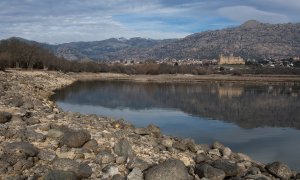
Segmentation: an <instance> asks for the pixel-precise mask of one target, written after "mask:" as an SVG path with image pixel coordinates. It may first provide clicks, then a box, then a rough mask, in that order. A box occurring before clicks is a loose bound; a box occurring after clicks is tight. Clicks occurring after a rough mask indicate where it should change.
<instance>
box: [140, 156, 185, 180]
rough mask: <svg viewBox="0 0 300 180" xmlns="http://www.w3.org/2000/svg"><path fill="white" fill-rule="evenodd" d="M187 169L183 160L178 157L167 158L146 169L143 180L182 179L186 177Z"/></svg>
mask: <svg viewBox="0 0 300 180" xmlns="http://www.w3.org/2000/svg"><path fill="white" fill-rule="evenodd" d="M188 178H189V175H188V171H187V169H186V167H185V166H184V164H183V162H181V161H180V160H178V159H169V160H167V161H164V162H163V163H161V164H158V165H155V166H153V167H151V168H150V169H148V170H147V171H146V174H145V180H161V179H164V180H183V179H188Z"/></svg>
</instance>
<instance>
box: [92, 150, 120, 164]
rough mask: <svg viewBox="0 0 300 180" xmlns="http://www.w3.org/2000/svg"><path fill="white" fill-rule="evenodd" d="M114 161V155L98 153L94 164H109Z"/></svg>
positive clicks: (105, 152) (104, 152) (103, 152)
mask: <svg viewBox="0 0 300 180" xmlns="http://www.w3.org/2000/svg"><path fill="white" fill-rule="evenodd" d="M115 160H116V158H115V157H114V155H112V154H111V153H109V152H107V151H102V152H100V153H99V154H98V155H97V156H96V159H95V161H96V163H98V164H110V163H113V162H115Z"/></svg>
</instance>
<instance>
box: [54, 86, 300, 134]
mask: <svg viewBox="0 0 300 180" xmlns="http://www.w3.org/2000/svg"><path fill="white" fill-rule="evenodd" d="M299 90H300V88H299V87H298V86H287V87H286V86H255V85H243V86H241V85H238V84H220V83H201V84H169V83H165V84H157V83H130V82H77V83H75V84H73V85H72V86H69V87H67V88H65V89H63V90H61V91H59V92H58V93H57V95H56V97H55V98H56V99H58V100H59V101H63V102H67V103H71V104H81V105H97V106H102V107H106V108H112V109H116V108H117V109H122V108H130V109H135V110H142V109H151V108H158V109H159V108H161V109H178V110H180V111H183V112H185V113H187V114H190V115H193V116H200V117H207V118H211V119H218V120H223V121H226V122H234V123H235V124H237V125H239V126H240V127H242V128H256V127H266V126H267V127H291V128H297V129H299V128H300V111H299V108H300V101H299V100H300V98H299V96H298V94H299V92H300V91H299Z"/></svg>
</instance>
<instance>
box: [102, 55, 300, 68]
mask: <svg viewBox="0 0 300 180" xmlns="http://www.w3.org/2000/svg"><path fill="white" fill-rule="evenodd" d="M147 62H151V63H156V64H163V63H165V64H170V65H174V66H180V65H200V66H210V65H257V66H261V67H294V65H295V63H296V62H300V57H293V58H288V59H272V58H263V59H258V60H256V59H247V60H245V59H243V58H242V57H240V56H234V55H233V54H230V55H224V54H220V56H219V59H202V60H200V59H193V58H187V59H179V60H178V59H174V58H173V59H172V58H165V59H162V60H151V61H138V60H118V61H109V62H107V63H109V64H123V65H135V64H144V63H147Z"/></svg>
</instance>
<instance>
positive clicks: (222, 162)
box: [0, 71, 300, 180]
mask: <svg viewBox="0 0 300 180" xmlns="http://www.w3.org/2000/svg"><path fill="white" fill-rule="evenodd" d="M76 80H77V78H76V76H74V75H70V74H69V75H68V74H63V73H59V72H43V71H33V72H31V71H9V72H1V71H0V179H4V180H18V179H32V180H33V179H45V180H65V179H66V180H68V179H70V180H71V179H113V180H122V179H128V180H142V179H146V180H177V179H178V180H185V179H191V180H192V179H212V180H219V179H260V180H263V179H300V174H299V173H297V172H295V171H292V170H291V169H290V168H289V167H288V166H287V165H285V164H283V163H281V162H273V163H270V164H262V163H259V162H255V161H253V160H251V158H250V157H248V156H247V155H245V154H242V153H235V152H232V151H231V150H230V148H229V147H226V146H224V145H223V144H221V143H219V142H213V143H212V145H205V144H195V143H194V141H193V140H191V139H180V138H176V137H170V136H166V135H163V134H162V133H161V132H160V129H159V127H157V126H155V125H149V126H148V127H146V128H135V127H134V126H133V125H131V124H129V123H128V122H126V121H124V120H122V119H119V120H115V119H111V118H108V117H104V116H97V115H82V114H79V113H71V112H64V111H62V110H61V109H60V108H59V107H57V105H56V104H55V103H54V102H52V101H50V100H49V97H50V96H51V95H52V94H53V91H54V90H56V89H59V88H62V87H64V86H67V85H69V84H71V83H73V82H75V81H76Z"/></svg>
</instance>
